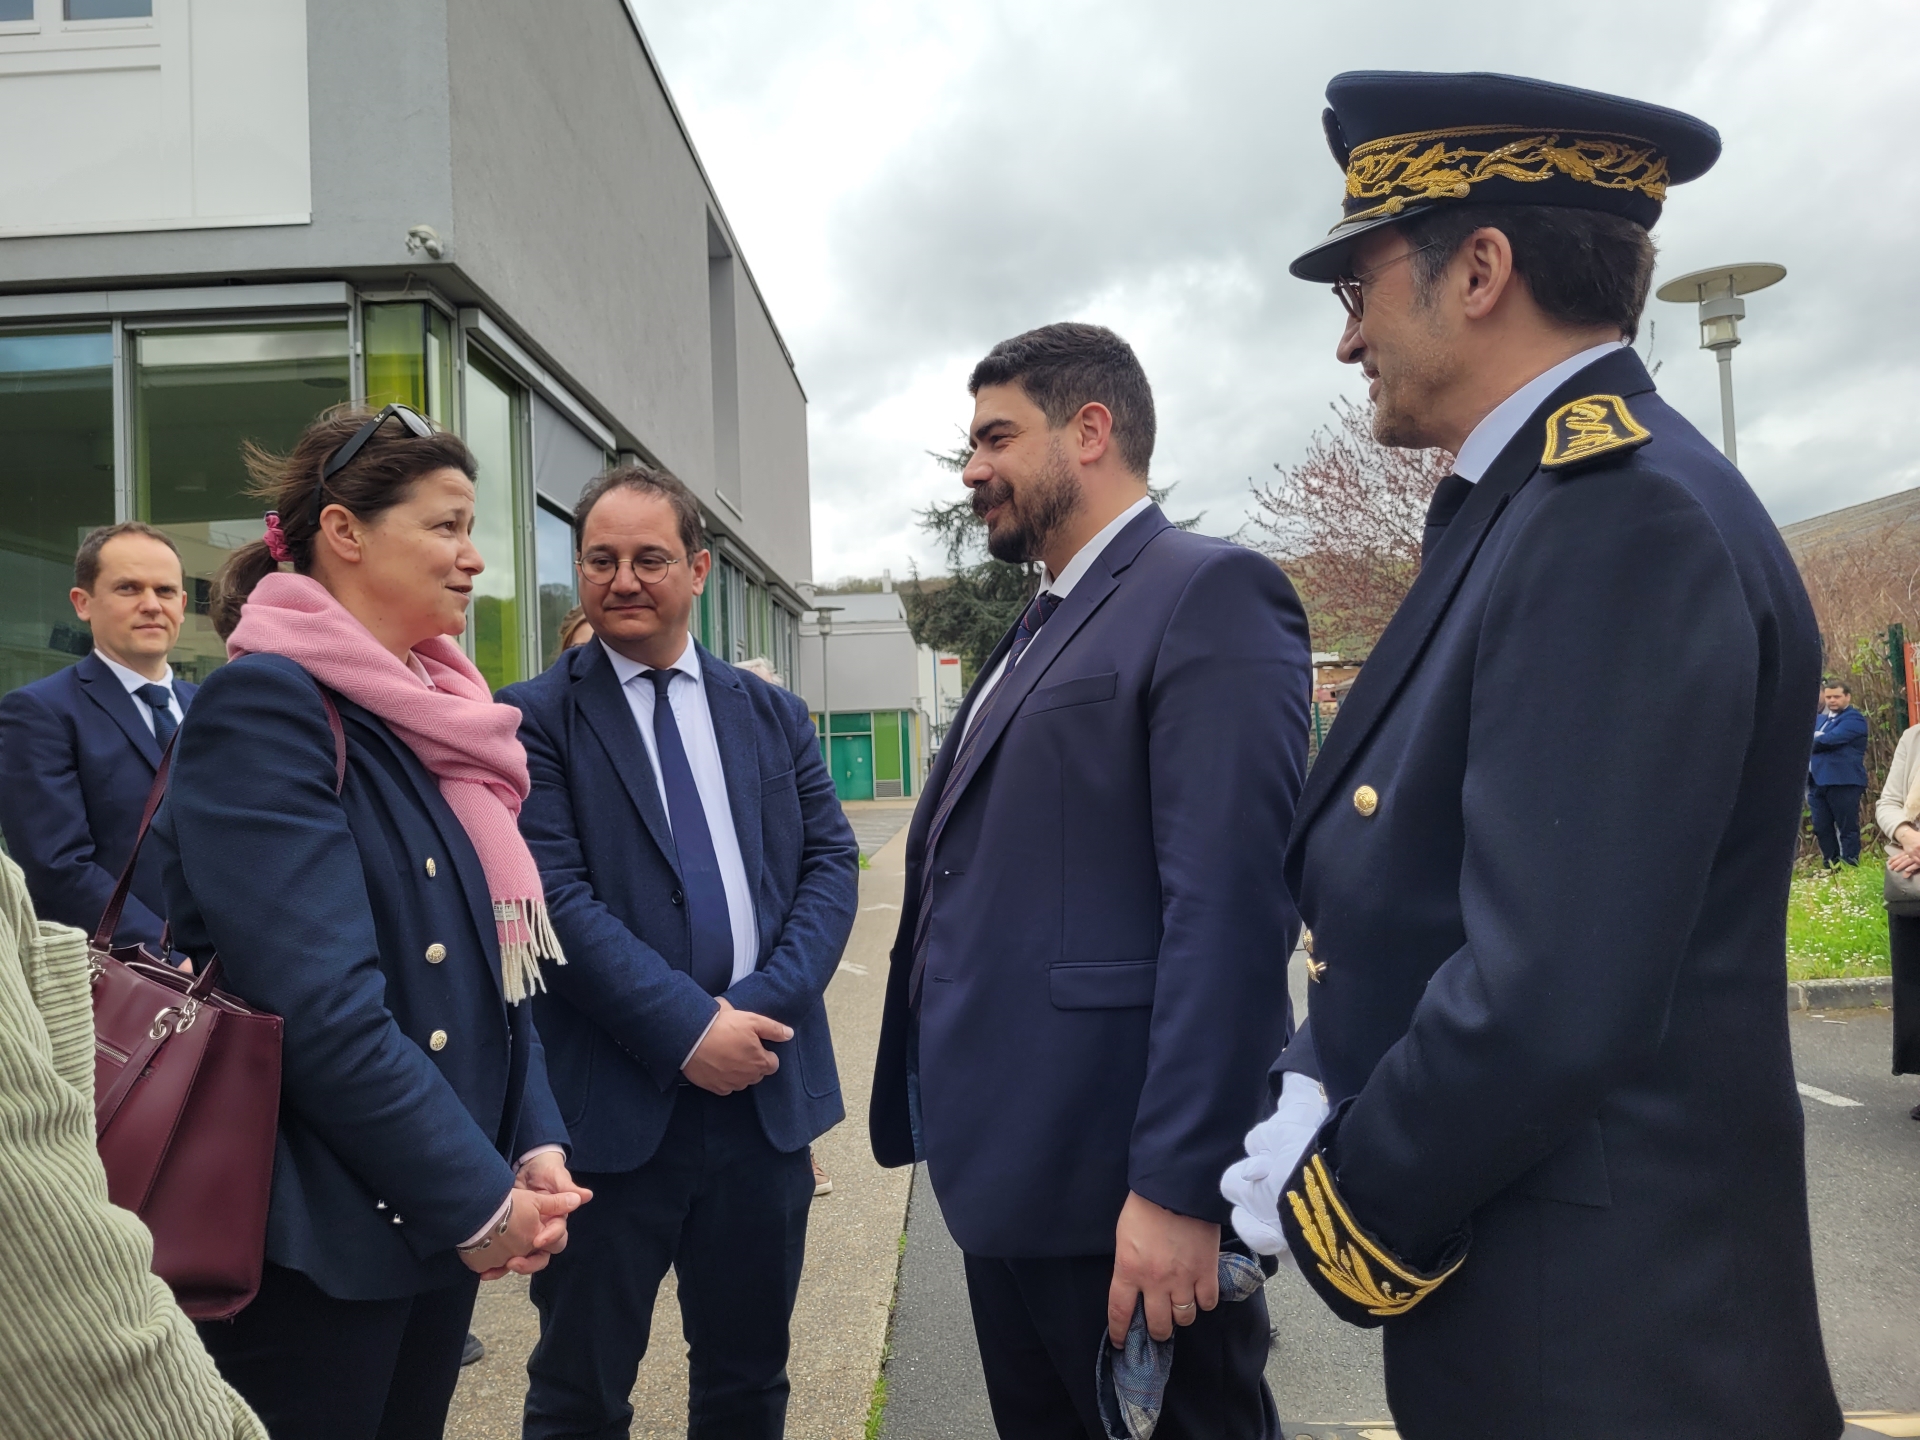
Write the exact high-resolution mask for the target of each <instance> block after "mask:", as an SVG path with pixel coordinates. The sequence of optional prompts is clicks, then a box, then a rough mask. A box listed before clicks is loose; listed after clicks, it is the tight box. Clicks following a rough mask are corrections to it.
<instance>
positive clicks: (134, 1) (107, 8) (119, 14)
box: [67, 0, 153, 20]
mask: <svg viewBox="0 0 1920 1440" xmlns="http://www.w3.org/2000/svg"><path fill="white" fill-rule="evenodd" d="M152 15H153V0H67V19H69V20H144V19H148V18H150V17H151V16H152Z"/></svg>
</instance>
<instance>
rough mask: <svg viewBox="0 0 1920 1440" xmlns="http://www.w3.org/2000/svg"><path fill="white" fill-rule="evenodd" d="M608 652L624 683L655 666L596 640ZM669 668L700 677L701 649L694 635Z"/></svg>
mask: <svg viewBox="0 0 1920 1440" xmlns="http://www.w3.org/2000/svg"><path fill="white" fill-rule="evenodd" d="M595 643H596V644H598V645H599V647H600V648H601V649H602V650H604V651H606V652H607V659H609V660H611V661H612V662H613V673H614V674H615V675H617V676H618V677H619V678H620V683H621V684H622V685H626V684H629V683H630V682H631V681H632V680H633V679H634V678H635V677H637V676H640V675H651V674H652V673H653V671H654V670H655V668H657V667H655V666H652V665H642V664H641V663H640V662H639V661H638V660H629V659H628V658H627V657H626V656H624V655H622V654H621V653H620V652H619V651H618V650H616V649H614V648H613V647H612V646H611V645H609V644H607V642H606V641H604V640H597V641H596V642H595ZM667 668H668V669H669V670H684V671H686V672H687V674H689V675H691V676H692V677H693V678H694V679H696V680H698V679H699V678H700V649H699V647H698V646H696V645H695V644H694V643H693V636H691V635H689V636H687V648H686V649H684V650H682V651H681V652H680V658H679V659H678V660H676V661H674V662H673V664H671V665H669V666H668V667H667Z"/></svg>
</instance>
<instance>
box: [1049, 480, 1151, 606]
mask: <svg viewBox="0 0 1920 1440" xmlns="http://www.w3.org/2000/svg"><path fill="white" fill-rule="evenodd" d="M1152 503H1153V497H1152V496H1151V495H1142V496H1141V497H1140V498H1139V499H1138V500H1136V501H1134V502H1133V504H1131V505H1129V506H1128V507H1127V508H1126V509H1124V510H1122V511H1121V512H1120V513H1119V514H1118V515H1116V516H1114V517H1113V519H1111V520H1109V521H1108V522H1107V523H1106V525H1105V526H1103V527H1102V528H1101V530H1100V533H1099V534H1097V535H1095V536H1094V537H1093V538H1092V539H1091V540H1089V541H1087V543H1086V544H1084V545H1082V546H1081V547H1080V548H1079V549H1078V550H1076V551H1074V552H1073V558H1072V559H1071V560H1069V561H1067V563H1066V564H1065V565H1064V566H1062V567H1061V570H1060V573H1059V574H1058V575H1056V576H1054V577H1053V578H1052V579H1050V580H1048V581H1047V583H1046V584H1044V585H1042V586H1041V587H1040V588H1041V589H1042V590H1051V591H1052V592H1053V593H1054V594H1056V595H1058V596H1059V597H1060V598H1061V599H1062V600H1064V599H1066V598H1067V596H1068V595H1070V594H1072V593H1073V587H1074V586H1076V585H1078V584H1079V583H1080V577H1081V576H1083V575H1085V574H1086V573H1087V571H1089V570H1091V569H1092V568H1093V562H1094V561H1096V560H1098V559H1099V558H1100V554H1101V552H1102V551H1104V550H1105V549H1106V548H1107V546H1109V545H1111V544H1112V543H1113V537H1114V536H1116V535H1118V534H1119V533H1120V532H1121V531H1122V530H1124V529H1126V528H1127V522H1128V521H1129V520H1131V519H1133V517H1134V516H1136V515H1138V514H1139V513H1140V512H1141V511H1142V510H1144V509H1146V508H1147V507H1148V506H1149V505H1151V504H1152Z"/></svg>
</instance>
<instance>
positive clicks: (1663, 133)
mask: <svg viewBox="0 0 1920 1440" xmlns="http://www.w3.org/2000/svg"><path fill="white" fill-rule="evenodd" d="M1327 102H1328V108H1327V110H1326V113H1325V115H1324V116H1323V117H1322V121H1323V124H1324V126H1325V129H1326V137H1327V145H1328V148H1329V149H1331V150H1332V152H1333V157H1334V159H1335V160H1336V161H1337V162H1339V165H1340V168H1341V169H1342V170H1343V171H1344V172H1345V178H1346V185H1345V189H1344V193H1343V195H1342V197H1341V214H1340V219H1339V222H1338V223H1337V224H1336V225H1335V226H1334V227H1333V229H1332V231H1331V232H1330V233H1329V234H1328V236H1327V238H1326V239H1325V240H1323V241H1321V242H1320V243H1319V244H1318V245H1316V246H1314V247H1313V248H1312V249H1311V250H1309V251H1308V252H1307V253H1306V254H1304V255H1302V256H1301V257H1300V258H1299V259H1298V260H1296V261H1294V263H1293V265H1292V267H1291V268H1292V271H1293V273H1294V274H1295V275H1297V276H1299V277H1300V278H1301V279H1303V280H1320V281H1331V280H1335V279H1338V278H1339V277H1340V276H1341V275H1343V274H1345V273H1347V271H1348V269H1349V265H1348V261H1349V259H1350V257H1351V252H1352V249H1353V245H1354V242H1355V241H1356V240H1358V239H1359V237H1360V236H1361V235H1363V234H1366V233H1367V232H1368V231H1371V230H1374V229H1376V228H1378V227H1380V226H1382V225H1391V224H1393V223H1395V222H1396V221H1399V220H1402V219H1408V218H1411V217H1412V216H1414V215H1418V214H1420V213H1422V212H1424V211H1427V210H1431V209H1434V208H1435V207H1437V206H1442V205H1458V204H1476V205H1499V206H1508V205H1557V206H1562V207H1568V208H1574V209H1585V210H1599V211H1603V212H1606V213H1608V214H1612V215H1620V216H1624V217H1626V218H1627V219H1629V220H1631V221H1633V222H1634V223H1635V224H1637V225H1641V226H1644V227H1647V228H1649V229H1650V228H1652V226H1653V224H1654V222H1655V221H1656V220H1658V219H1659V218H1660V209H1661V206H1662V205H1663V204H1664V203H1665V201H1666V198H1667V190H1668V187H1669V186H1672V185H1678V184H1681V183H1683V182H1685V181H1687V180H1692V179H1694V178H1695V177H1697V176H1699V175H1702V174H1704V173H1705V172H1706V171H1707V170H1708V169H1709V168H1710V167H1711V166H1712V165H1713V162H1714V161H1715V160H1716V159H1718V158H1719V154H1720V136H1719V134H1718V133H1717V132H1716V131H1715V130H1714V128H1713V127H1712V126H1711V125H1708V124H1706V123H1704V122H1703V121H1700V120H1696V119H1695V118H1694V117H1693V116H1691V115H1684V114H1682V113H1681V112H1680V111H1678V110H1669V109H1667V108H1666V107H1664V106H1660V105H1649V104H1646V103H1644V102H1642V101H1639V100H1628V99H1624V98H1622V97H1620V96H1617V95H1603V94H1601V93H1599V92H1598V91H1593V90H1579V89H1575V88H1574V87H1573V86H1570V85H1555V84H1552V83H1550V82H1547V81H1544V80H1529V79H1526V78H1524V77H1521V76H1516V75H1482V74H1467V75H1438V74H1426V73H1419V72H1401V71H1353V72H1349V73H1348V74H1345V75H1337V76H1335V77H1334V79H1333V80H1332V82H1331V83H1329V84H1328V86H1327Z"/></svg>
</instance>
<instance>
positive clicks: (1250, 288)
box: [634, 0, 1920, 580]
mask: <svg viewBox="0 0 1920 1440" xmlns="http://www.w3.org/2000/svg"><path fill="white" fill-rule="evenodd" d="M634 8H635V10H636V11H637V13H638V14H639V17H640V19H641V22H642V23H643V25H644V26H645V28H646V31H647V36H648V39H649V41H650V42H651V43H652V45H653V47H654V49H655V52H656V54H657V56H658V57H659V60H660V63H661V65H662V67H663V69H664V70H665V73H666V76H667V80H668V83H669V85H670V86H671V87H672V89H673V92H674V95H675V98H676V100H677V101H678V103H679V105H680V107H681V110H682V112H683V113H684V114H685V116H686V118H687V121H688V124H689V125H690V127H691V129H692V131H693V135H694V140H695V143H696V145H697V146H698V147H699V150H700V152H701V156H702V158H703V159H704V161H705V162H706V165H707V168H708V170H709V172H710V174H711V175H712V177H713V180H714V184H715V185H716V187H717V188H718V190H719V193H720V197H721V201H722V203H723V204H724V205H725V206H726V209H727V212H728V215H729V217H730V218H731V220H732V222H733V225H734V229H735V231H736V233H737V234H738V236H739V238H740V241H741V244H742V247H743V249H744V251H745V254H746V257H747V260H748V262H749V263H750V264H751V265H752V267H753V270H754V272H755V275H756V277H757V278H758V280H759V282H760V285H761V288H762V290H763V291H764V292H765V294H766V296H767V298H768V301H769V303H770V305H771V306H772V309H773V312H774V315H775V317H776V319H777V321H778V323H779V325H780V327H781V329H782V331H783V332H784V334H785V335H786V337H787V341H788V344H789V345H790V347H791V348H792V350H793V353H794V356H795V359H796V361H797V363H798V366H799V373H800V378H801V381H802V383H803V384H804V385H805V386H806V389H807V393H808V396H809V398H810V400H811V402H812V409H811V419H810V423H811V431H812V465H813V523H814V532H813V533H814V570H815V575H816V576H817V577H819V578H820V579H822V580H826V579H831V578H834V577H837V576H840V575H846V574H874V573H877V572H878V571H880V570H881V569H882V568H883V567H885V568H891V569H892V570H893V572H894V573H895V574H896V575H902V574H904V573H905V572H906V570H907V567H908V565H909V563H910V562H912V561H914V560H916V559H917V560H918V562H919V564H920V566H921V568H922V570H923V571H926V570H929V569H932V568H936V567H935V566H934V565H933V563H932V562H933V561H934V556H933V555H932V553H931V552H930V550H929V547H928V546H927V544H926V542H925V539H924V537H923V536H922V535H920V533H919V532H918V531H917V530H916V528H915V526H914V522H913V510H914V509H915V507H917V506H920V505H924V504H926V503H927V502H928V501H929V500H931V499H934V498H939V497H943V496H945V495H947V494H950V493H957V489H956V487H957V483H958V482H957V481H956V480H955V478H954V477H953V476H951V475H949V474H947V473H946V472H944V471H941V470H939V469H937V468H936V467H935V466H934V465H933V464H932V463H931V462H930V461H929V460H928V459H927V458H926V456H925V454H924V452H925V451H926V450H928V449H929V448H933V447H938V446H941V445H944V444H948V443H950V442H951V440H952V438H953V436H954V432H955V429H956V427H957V426H959V425H961V424H963V423H964V422H965V420H966V418H967V416H968V414H969V413H970V403H969V401H968V397H967V394H966V377H967V372H968V370H969V369H970V368H971V366H972V364H973V362H974V361H975V360H977V359H978V358H979V357H980V356H981V355H982V354H983V353H984V352H985V351H986V350H987V348H988V347H989V346H991V345H992V344H993V343H994V342H995V341H996V340H999V339H1002V338H1003V337H1005V336H1007V335H1011V334H1014V333H1017V332H1018V331H1021V330H1024V329H1027V328H1029V327H1031V326H1034V325H1038V324H1043V323H1045V322H1047V321H1051V320H1062V319H1085V320H1095V321H1099V322H1101V323H1104V324H1107V325H1111V326H1112V327H1113V328H1115V329H1116V330H1118V331H1119V332H1120V333H1121V334H1122V335H1124V336H1126V337H1127V338H1128V339H1129V340H1130V341H1131V342H1132V343H1133V345H1134V346H1135V348H1136V349H1137V350H1138V351H1139V353H1140V356H1141V359H1142V361H1143V363H1144V364H1145V366H1146V369H1147V374H1148V376H1149V378H1150V379H1151V380H1152V381H1153V385H1154V391H1155V397H1156V399H1157V401H1158V406H1159V415H1160V438H1159V443H1158V447H1157V450H1156V453H1155V456H1154V475H1155V478H1156V480H1157V481H1158V482H1159V483H1162V484H1167V483H1175V482H1177V483H1178V485H1179V490H1178V493H1177V495H1176V497H1175V501H1174V504H1175V506H1176V507H1177V508H1178V509H1179V510H1180V511H1181V512H1183V513H1191V512H1192V511H1195V510H1202V511H1205V516H1206V518H1205V520H1204V521H1203V523H1202V528H1203V529H1205V530H1209V531H1212V532H1214V533H1217V534H1227V533H1231V532H1232V531H1234V530H1235V529H1236V528H1238V527H1239V526H1240V525H1241V524H1242V522H1243V521H1244V518H1245V514H1246V506H1247V482H1248V478H1249V477H1250V476H1254V477H1264V476H1268V475H1270V474H1271V473H1272V472H1271V469H1270V467H1271V466H1272V465H1273V464H1274V463H1275V462H1276V461H1279V462H1287V461H1291V460H1292V459H1294V458H1295V457H1297V456H1298V455H1299V454H1300V452H1301V451H1302V449H1303V447H1304V445H1305V442H1306V439H1307V437H1308V436H1309V435H1310V434H1311V432H1312V431H1313V429H1314V428H1315V427H1316V426H1317V425H1319V424H1321V423H1322V422H1323V421H1324V420H1325V418H1326V416H1327V405H1328V403H1329V402H1330V401H1331V400H1332V399H1333V398H1334V397H1336V396H1339V395H1356V396H1357V395H1361V394H1363V390H1362V388H1361V387H1360V386H1359V385H1358V384H1357V383H1356V378H1357V377H1356V376H1355V374H1354V372H1353V371H1352V370H1350V369H1347V368H1345V367H1342V366H1340V365H1338V364H1336V363H1335V361H1334V359H1333V356H1332V347H1333V343H1334V340H1335V338H1336V336H1337V333H1338V330H1339V323H1338V321H1339V316H1340V310H1339V305H1338V302H1337V301H1335V300H1334V298H1333V296H1332V295H1331V294H1330V293H1329V292H1328V291H1327V290H1326V289H1324V288H1321V287H1315V286H1309V285H1305V284H1303V283H1301V282H1299V281H1296V280H1294V279H1292V278H1291V277H1289V276H1288V275H1287V274H1286V266H1287V262H1288V261H1289V260H1291V259H1292V258H1293V256H1294V255H1295V254H1297V253H1298V252H1299V251H1300V250H1302V249H1304V248H1306V246H1307V245H1308V244H1309V243H1310V242H1311V241H1312V240H1313V239H1314V238H1315V237H1317V236H1319V235H1321V234H1323V233H1324V232H1325V230H1326V229H1327V227H1328V226H1329V225H1330V224H1331V223H1332V222H1333V220H1334V218H1335V217H1336V213H1337V201H1338V196H1339V186H1340V173H1339V171H1338V170H1337V169H1336V168H1335V166H1334V164H1333V161H1332V159H1331V158H1330V157H1329V156H1328V154H1327V151H1326V148H1325V146H1324V144H1323V142H1322V140H1321V138H1320V123H1319V114H1320V110H1321V107H1322V104H1323V98H1322V92H1323V89H1324V87H1325V84H1326V81H1327V78H1328V77H1329V76H1331V75H1333V74H1335V73H1336V72H1338V71H1341V70H1348V69H1428V70H1476V69H1478V70H1499V71H1507V72H1511V73H1519V74H1527V75H1536V76H1541V77H1544V78H1547V79H1553V80H1559V81H1565V82H1568V83H1571V84H1577V85H1585V86H1590V87H1592V88H1595V89H1602V90H1609V91H1614V92H1616V93H1620V94H1627V95H1633V96H1636V97H1638V98H1641V99H1646V100H1652V101H1657V102H1659V103H1662V104H1666V105H1672V106H1676V107H1678V108H1680V109H1684V110H1688V111H1691V112H1692V113H1694V114H1697V115H1700V116H1702V117H1703V118H1705V119H1706V120H1708V121H1710V122H1711V123H1712V124H1714V125H1716V126H1717V127H1719V129H1720V132H1721V134H1722V136H1723V137H1724V139H1725V143H1726V151H1725V155H1724V157H1723V158H1722V160H1721V162H1720V164H1719V165H1718V166H1717V167H1716V168H1715V169H1714V170H1713V171H1712V172H1711V173H1710V174H1708V175H1707V176H1706V177H1705V178H1704V179H1702V180H1699V181H1697V182H1695V183H1693V184H1690V185H1687V186H1684V187H1680V188H1677V189H1675V190H1674V191H1673V192H1672V193H1671V194H1670V195H1669V197H1668V202H1667V211H1666V215H1665V217H1664V218H1663V219H1662V221H1661V223H1660V226H1659V228H1658V229H1657V230H1656V231H1655V238H1656V239H1657V240H1658V241H1659V243H1660V249H1661V265H1660V271H1659V275H1658V277H1657V280H1664V279H1666V278H1667V277H1669V276H1672V275H1677V274H1682V273H1684V272H1686V271H1688V270H1693V269H1699V268H1702V267H1704V266H1707V265H1712V264H1719V263H1723V262H1728V261H1745V260H1772V261H1778V262H1779V263H1781V264H1783V265H1785V266H1786V267H1787V269H1788V272H1789V273H1788V276H1787V279H1786V280H1785V281H1784V282H1782V283H1781V284H1780V285H1778V286H1776V287H1775V288H1773V289H1771V290H1768V291H1765V292H1762V293H1760V294H1757V295H1754V296H1752V297H1751V298H1750V299H1749V300H1748V302H1747V308H1748V319H1747V321H1746V323H1745V325H1744V326H1743V327H1742V333H1743V336H1744V339H1745V343H1744V344H1742V346H1741V347H1740V349H1739V350H1738V351H1736V352H1735V356H1734V373H1735V379H1736V391H1737V397H1738V402H1739V411H1740V418H1741V425H1740V451H1741V459H1742V461H1743V462H1744V463H1743V469H1744V470H1745V471H1746V473H1747V476H1748V477H1749V479H1750V480H1751V481H1752V482H1753V484H1754V486H1755V488H1756V489H1757V490H1758V491H1759V493H1760V495H1761V498H1762V499H1763V500H1765V501H1766V503H1767V505H1768V506H1769V508H1770V509H1771V510H1772V511H1773V514H1774V517H1775V519H1776V520H1779V521H1780V522H1782V523H1785V522H1788V521H1791V520H1795V519H1799V518H1802V517H1804V516H1807V515H1813V514H1818V513H1820V512H1821V511H1824V510H1828V509H1832V508H1835V507H1838V506H1842V505H1849V504H1853V503H1855V502H1857V501H1861V500H1866V499H1870V498H1872V497H1874V496H1878V495H1884V494H1887V493H1889V492H1892V491H1894V490H1899V489H1904V488H1907V487H1910V486H1913V485H1917V484H1920V441H1917V440H1916V412H1917V411H1920V358H1916V357H1917V356H1920V278H1917V277H1920V259H1917V258H1916V255H1915V250H1916V225H1915V221H1916V219H1920V164H1916V162H1915V160H1914V155H1915V147H1916V144H1917V143H1920V98H1916V97H1920V6H1916V5H1914V4H1912V3H1911V0H1818V3H1811V0H1793V3H1761V0H1615V3H1613V4H1610V5H1605V6H1600V5H1595V6H1582V7H1567V6H1561V5H1550V4H1540V3H1533V4H1525V5H1519V4H1507V3H1491V0H1462V3H1459V4H1456V5H1451V6H1440V7H1436V6H1434V5H1433V4H1432V3H1430V0H1422V3H1413V0H1373V3H1370V4H1366V5H1359V4H1343V3H1333V0H1322V3H1318V4H1313V5H1305V4H1299V3H1295V0H1099V3H1089V0H1044V3H1034V0H1004V3H1003V0H980V3H969V0H955V3H945V4H930V3H923V0H886V3H878V0H811V3H808V4H805V5H795V4H792V3H790V0H634ZM1650 311H1651V314H1650V318H1651V319H1653V320H1655V321H1656V322H1657V326H1656V328H1655V334H1654V337H1653V345H1652V359H1653V360H1654V361H1656V362H1658V363H1659V364H1660V366H1661V369H1660V371H1659V376H1658V379H1659V384H1660V387H1661V389H1662V391H1663V392H1664V393H1665V394H1666V396H1667V397H1668V399H1669V400H1671V401H1672V402H1673V403H1674V404H1676V405H1677V406H1678V408H1679V409H1680V410H1681V411H1682V412H1683V413H1684V414H1686V415H1687V416H1688V417H1689V418H1690V419H1692V420H1693V421H1694V423H1695V424H1697V425H1699V426H1700V427H1701V428H1702V429H1703V430H1705V431H1706V432H1707V434H1708V435H1709V436H1712V437H1714V438H1716V439H1717V438H1718V436H1719V433H1720V420H1719V392H1718V382H1717V379H1716V375H1715V369H1714V362H1713V357H1712V355H1711V354H1709V353H1708V352H1706V351H1703V350H1700V349H1698V348H1697V333H1696V331H1695V327H1694V324H1693V319H1692V307H1691V306H1677V305H1664V304H1660V303H1658V302H1655V303H1653V304H1652V305H1651V306H1650ZM1640 349H1641V352H1642V353H1643V354H1646V353H1647V350H1648V341H1647V334H1646V327H1644V326H1643V329H1642V338H1641V342H1640Z"/></svg>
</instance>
